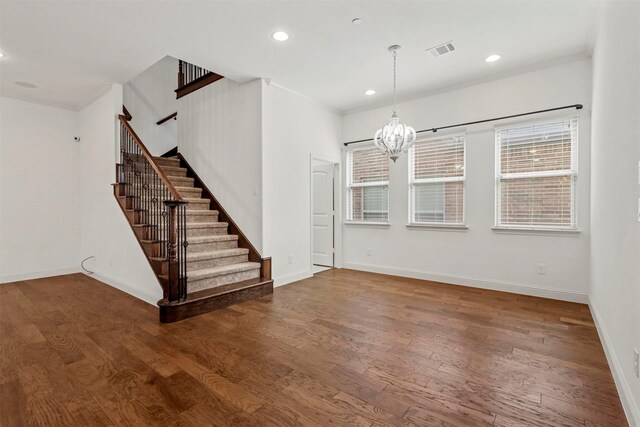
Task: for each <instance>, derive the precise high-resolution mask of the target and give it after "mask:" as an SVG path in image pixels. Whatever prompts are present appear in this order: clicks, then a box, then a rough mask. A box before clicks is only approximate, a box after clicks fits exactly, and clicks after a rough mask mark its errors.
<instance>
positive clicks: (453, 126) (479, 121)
mask: <svg viewBox="0 0 640 427" xmlns="http://www.w3.org/2000/svg"><path fill="white" fill-rule="evenodd" d="M567 108H575V109H576V110H581V109H582V104H573V105H565V106H564V107H556V108H548V109H546V110H538V111H529V112H528V113H520V114H512V115H511V116H502V117H495V118H493V119H485V120H477V121H475V122H467V123H459V124H457V125H449V126H440V127H438V128H431V129H422V130H419V131H416V133H422V132H434V133H435V132H438V131H439V130H441V129H449V128H457V127H460V126H468V125H476V124H478V123H486V122H495V121H496V120H504V119H511V118H513V117H521V116H529V115H531V114H540V113H548V112H549V111H557V110H565V109H567ZM368 141H373V138H368V139H360V140H358V141H351V142H345V143H344V146H345V147H346V146H348V145H351V144H357V143H359V142H368Z"/></svg>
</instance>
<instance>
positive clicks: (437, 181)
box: [409, 134, 465, 225]
mask: <svg viewBox="0 0 640 427" xmlns="http://www.w3.org/2000/svg"><path fill="white" fill-rule="evenodd" d="M464 187H465V136H464V135H462V134H458V135H451V136H446V137H437V138H430V139H426V140H423V141H419V142H417V143H416V144H415V145H414V146H413V147H412V148H411V149H410V150H409V200H410V209H409V221H410V222H411V223H432V224H458V225H461V224H463V223H464Z"/></svg>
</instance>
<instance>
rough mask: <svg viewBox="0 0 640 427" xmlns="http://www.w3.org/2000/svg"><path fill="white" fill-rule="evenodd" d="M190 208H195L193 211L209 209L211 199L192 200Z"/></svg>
mask: <svg viewBox="0 0 640 427" xmlns="http://www.w3.org/2000/svg"><path fill="white" fill-rule="evenodd" d="M189 209H191V210H193V211H207V210H209V201H208V200H202V201H197V202H196V201H190V202H189Z"/></svg>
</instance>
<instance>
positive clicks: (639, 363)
mask: <svg viewBox="0 0 640 427" xmlns="http://www.w3.org/2000/svg"><path fill="white" fill-rule="evenodd" d="M633 367H634V369H635V372H636V377H638V378H640V355H639V354H638V349H637V348H634V349H633Z"/></svg>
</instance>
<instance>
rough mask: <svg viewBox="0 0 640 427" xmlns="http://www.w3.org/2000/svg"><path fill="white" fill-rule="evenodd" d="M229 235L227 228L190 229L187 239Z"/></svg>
mask: <svg viewBox="0 0 640 427" xmlns="http://www.w3.org/2000/svg"><path fill="white" fill-rule="evenodd" d="M220 234H227V228H226V227H207V228H188V229H187V239H188V238H189V237H204V236H216V235H220Z"/></svg>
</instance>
